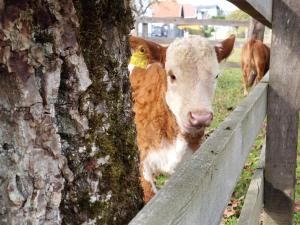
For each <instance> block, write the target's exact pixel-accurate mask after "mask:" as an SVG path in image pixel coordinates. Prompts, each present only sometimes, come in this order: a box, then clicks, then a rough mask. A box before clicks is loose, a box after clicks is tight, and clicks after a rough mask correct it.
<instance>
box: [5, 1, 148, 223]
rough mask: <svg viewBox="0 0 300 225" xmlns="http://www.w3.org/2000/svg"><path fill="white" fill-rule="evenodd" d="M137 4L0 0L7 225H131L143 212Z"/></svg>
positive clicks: (124, 2)
mask: <svg viewBox="0 0 300 225" xmlns="http://www.w3.org/2000/svg"><path fill="white" fill-rule="evenodd" d="M128 5H129V0H124V1H119V0H112V1H108V0H101V1H99V0H91V1H86V0H73V1H72V0H47V1H44V0H9V1H8V0H6V1H4V0H0V23H1V24H0V25H1V26H0V78H1V79H0V124H1V127H0V193H1V194H0V224H1V225H2V224H11V225H14V224H17V225H19V224H61V223H62V224H109V225H113V224H126V223H128V221H129V220H130V219H131V218H132V217H133V216H134V215H135V214H136V213H137V211H138V210H139V209H140V208H141V206H142V200H141V199H142V195H141V190H140V186H139V180H138V168H137V165H138V157H137V148H136V146H135V130H134V127H133V121H132V117H133V115H132V111H131V101H130V87H129V80H128V72H127V62H128V59H129V54H130V51H129V45H128V37H127V36H128V33H129V30H130V26H131V25H132V16H131V12H130V9H129V8H128ZM74 6H75V7H74Z"/></svg>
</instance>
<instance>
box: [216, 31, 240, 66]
mask: <svg viewBox="0 0 300 225" xmlns="http://www.w3.org/2000/svg"><path fill="white" fill-rule="evenodd" d="M234 41H235V36H234V35H233V34H232V35H230V36H229V37H228V38H227V39H225V40H224V41H222V42H220V43H218V44H217V45H216V46H215V50H216V53H217V58H218V62H221V61H222V60H223V59H226V58H227V57H228V56H229V55H230V53H231V51H232V49H233V46H234Z"/></svg>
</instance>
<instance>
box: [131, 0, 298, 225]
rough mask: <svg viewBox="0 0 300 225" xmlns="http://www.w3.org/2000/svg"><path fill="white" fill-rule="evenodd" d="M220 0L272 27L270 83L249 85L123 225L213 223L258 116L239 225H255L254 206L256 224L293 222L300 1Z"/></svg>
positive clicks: (226, 198) (250, 141)
mask: <svg viewBox="0 0 300 225" xmlns="http://www.w3.org/2000/svg"><path fill="white" fill-rule="evenodd" d="M228 1H230V2H232V3H233V4H235V5H236V6H238V7H239V8H241V9H242V10H244V11H245V12H247V13H248V14H250V15H251V16H253V17H254V18H256V19H257V20H259V21H260V22H262V23H264V24H265V25H267V26H269V27H271V28H272V34H273V36H272V44H271V63H270V65H271V66H270V72H269V73H270V80H269V82H268V81H267V78H265V79H264V81H262V82H261V83H260V84H258V85H257V86H256V87H255V88H254V90H253V92H251V93H250V95H249V96H248V97H247V98H246V99H245V100H244V101H243V102H242V103H241V105H240V106H239V107H238V108H237V109H236V110H234V112H233V113H232V114H231V115H230V116H229V117H228V118H227V119H226V120H225V121H224V122H223V123H222V125H221V126H220V127H219V128H218V129H217V130H216V131H215V132H214V134H213V135H212V136H211V137H210V138H209V139H208V140H207V141H206V142H205V143H203V144H202V146H201V147H200V149H199V150H198V151H197V152H196V153H195V154H194V155H193V157H192V158H191V159H190V160H187V161H186V162H184V163H183V164H182V165H181V167H180V168H179V169H178V171H177V172H176V173H175V174H174V175H173V176H172V177H171V178H170V180H169V181H168V182H167V184H166V185H165V187H163V188H162V189H161V190H160V191H159V192H158V194H157V195H156V196H155V197H154V198H153V199H152V200H151V201H150V202H149V203H148V204H147V205H146V206H145V207H144V208H143V209H142V210H141V211H140V212H139V214H138V215H137V216H136V217H135V218H134V219H133V220H132V221H131V222H130V225H143V224H145V225H168V224H172V225H173V224H178V225H181V224H182V225H218V224H219V223H220V220H221V217H222V214H223V211H224V209H225V207H226V205H227V203H228V201H229V198H230V196H231V193H232V191H233V189H234V186H235V183H236V181H237V178H238V177H239V174H240V172H241V169H242V167H243V165H244V162H245V159H246V158H247V155H248V154H249V151H250V149H251V146H252V144H253V142H254V139H255V137H256V136H257V134H258V132H259V130H260V128H261V125H262V122H263V121H264V118H265V116H266V115H267V134H266V145H265V163H264V166H263V163H262V164H261V165H260V167H259V168H258V169H257V171H256V173H255V174H254V177H253V179H252V182H251V184H250V187H249V190H248V193H247V196H246V200H245V203H244V206H243V210H242V214H241V216H240V219H239V225H245V224H246V225H253V224H256V225H257V224H259V220H260V214H261V208H262V205H263V211H264V213H263V215H264V217H263V224H264V225H292V224H293V207H294V198H295V194H294V193H295V181H296V158H297V137H298V124H299V108H300V76H299V74H300V63H299V58H300V39H299V37H298V35H299V33H300V26H299V24H300V4H299V1H298V0H276V1H272V0H228ZM262 156H264V154H263V155H262ZM262 161H264V160H263V159H262Z"/></svg>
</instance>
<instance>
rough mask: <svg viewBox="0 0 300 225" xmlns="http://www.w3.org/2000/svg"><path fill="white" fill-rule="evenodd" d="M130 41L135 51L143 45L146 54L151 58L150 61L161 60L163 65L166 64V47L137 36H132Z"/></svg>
mask: <svg viewBox="0 0 300 225" xmlns="http://www.w3.org/2000/svg"><path fill="white" fill-rule="evenodd" d="M129 43H130V47H131V49H132V51H133V52H135V51H136V50H138V49H139V48H140V47H141V46H142V47H143V50H144V53H145V55H147V57H148V59H149V60H150V61H149V63H154V62H160V63H162V64H163V65H164V64H165V61H166V51H167V48H166V47H163V46H161V45H160V44H158V43H155V42H153V41H148V40H145V39H143V38H140V37H136V36H130V37H129Z"/></svg>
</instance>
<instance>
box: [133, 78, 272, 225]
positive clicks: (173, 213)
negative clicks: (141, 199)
mask: <svg viewBox="0 0 300 225" xmlns="http://www.w3.org/2000/svg"><path fill="white" fill-rule="evenodd" d="M267 86H268V84H267V83H264V82H261V83H259V84H258V85H257V86H256V87H255V88H254V90H253V91H252V92H250V94H249V96H248V97H247V98H246V99H244V101H243V102H242V103H241V104H240V105H239V106H238V107H237V108H236V109H235V110H234V111H233V112H232V114H231V115H230V116H229V117H228V118H226V120H225V121H224V122H223V123H222V124H221V125H220V127H219V128H218V129H217V130H216V131H215V132H214V133H213V134H212V136H211V137H209V139H208V140H206V142H204V143H203V144H202V146H201V147H200V149H198V151H196V152H195V154H193V156H192V157H191V158H190V159H189V160H187V161H185V162H183V164H182V165H181V167H180V168H178V170H177V172H176V173H175V174H174V175H173V176H172V177H171V178H170V180H169V181H168V182H167V184H166V185H165V186H164V187H163V188H162V189H161V190H160V191H159V192H158V193H157V194H156V195H155V196H154V198H153V199H151V201H150V202H149V203H148V204H147V205H146V206H145V207H144V208H143V209H142V210H141V211H140V212H139V214H138V215H137V216H136V217H135V218H134V219H133V220H132V221H131V222H130V225H161V224H163V225H171V224H172V225H173V224H174V225H175V224H178V225H179V224H182V225H184V224H201V225H219V224H220V220H221V218H222V215H223V211H224V209H225V207H226V206H227V204H228V202H229V199H230V197H231V194H232V192H233V190H234V187H235V185H236V182H237V179H238V178H239V175H240V173H241V171H242V168H243V167H244V164H245V161H246V159H247V156H248V154H249V152H250V150H251V149H252V145H253V143H254V140H255V138H256V136H257V134H258V133H259V131H260V129H261V126H262V123H263V121H264V118H265V114H266V104H267V103H266V101H267Z"/></svg>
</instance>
